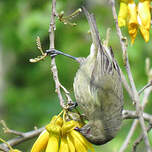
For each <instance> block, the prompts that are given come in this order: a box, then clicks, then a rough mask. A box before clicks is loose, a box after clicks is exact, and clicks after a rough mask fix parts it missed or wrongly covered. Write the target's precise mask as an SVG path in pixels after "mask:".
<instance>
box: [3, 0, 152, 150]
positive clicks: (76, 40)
mask: <svg viewBox="0 0 152 152" xmlns="http://www.w3.org/2000/svg"><path fill="white" fill-rule="evenodd" d="M87 3H88V4H87V5H88V7H89V8H90V11H91V12H93V13H94V14H95V16H96V19H97V25H98V29H99V31H100V35H101V39H102V40H104V39H105V37H106V30H107V28H111V35H110V40H109V45H111V46H112V48H113V50H114V53H115V56H116V59H117V60H118V63H119V65H120V67H121V68H122V70H123V71H124V73H125V70H124V66H123V62H122V53H121V47H120V43H119V39H118V37H117V34H116V29H115V24H114V20H113V17H112V12H111V7H110V5H109V4H108V2H107V0H94V1H92V0H88V1H87ZM80 6H81V0H73V1H71V0H57V11H58V12H61V11H64V12H65V15H69V14H70V13H72V12H73V11H75V10H76V9H78V8H79V7H80ZM116 9H117V12H118V10H119V3H118V2H116ZM50 13H51V0H45V1H42V0H32V1H31V0H13V1H12V0H1V1H0V119H3V120H5V122H6V124H7V125H8V127H10V128H11V129H14V130H18V131H22V132H26V131H30V130H33V127H34V126H37V127H42V126H44V125H46V124H47V123H48V122H49V121H50V119H51V117H52V116H53V115H55V114H58V113H59V112H60V110H61V108H60V105H59V100H58V98H57V94H56V93H55V88H54V87H55V86H54V81H53V79H52V74H51V72H50V60H51V59H50V58H49V57H47V58H46V59H45V60H44V61H41V62H38V63H29V59H30V58H34V57H37V56H38V55H40V52H39V51H38V49H37V46H36V42H35V40H36V37H37V36H40V38H41V43H42V47H43V50H46V49H48V48H49V39H48V28H49V22H50ZM72 22H76V23H77V26H75V27H71V26H70V25H64V24H63V23H61V22H59V21H58V20H57V22H56V33H55V34H56V35H55V46H56V49H58V50H62V51H63V52H65V53H69V54H71V55H73V56H77V57H78V56H83V57H86V56H87V55H88V54H89V49H90V45H91V39H90V37H89V35H88V30H89V26H88V23H87V21H86V19H85V17H84V15H83V14H80V15H79V16H77V17H76V18H74V19H73V20H72ZM122 31H123V35H124V36H126V37H127V38H128V43H129V45H128V53H129V59H130V64H131V69H132V73H133V76H134V79H135V83H136V86H137V88H138V90H139V89H140V88H142V86H144V85H145V84H146V83H147V77H146V74H145V59H146V58H147V57H149V58H152V45H151V41H152V34H151V33H150V35H151V37H150V41H149V42H148V43H145V42H144V40H143V39H142V37H141V35H140V33H139V32H138V35H137V38H136V40H135V43H134V45H133V46H131V45H130V37H129V35H128V32H127V28H123V29H122ZM150 32H151V31H150ZM56 63H57V67H58V72H59V79H60V82H61V83H62V84H63V85H64V86H65V87H66V88H67V89H68V90H69V91H70V93H71V95H72V96H73V85H72V84H73V79H74V76H75V73H76V71H77V69H78V67H79V65H78V64H77V63H76V62H75V61H73V60H72V59H68V58H66V57H64V56H57V57H56ZM124 98H125V100H124V101H125V103H124V108H125V109H132V110H133V109H134V107H133V105H132V101H131V99H130V98H129V96H128V94H127V93H126V91H125V90H124ZM151 98H152V96H150V98H149V99H150V100H149V103H148V105H147V106H146V108H145V111H147V112H149V113H152V111H151V106H152V99H151ZM73 100H75V99H74V98H73ZM131 123H132V120H125V121H124V122H123V126H122V129H121V130H120V131H119V133H118V135H117V137H116V138H115V139H113V140H112V141H110V142H109V143H107V144H105V145H102V146H95V149H96V151H97V152H117V151H118V150H119V148H120V147H121V145H122V143H123V141H124V139H125V137H126V135H127V132H128V130H129V128H130V126H131ZM139 134H140V127H138V128H137V130H136V132H135V134H134V136H133V138H132V140H131V142H130V143H133V141H134V140H135V139H136V138H137V137H138V135H139ZM149 136H150V138H151V139H152V132H150V133H149ZM0 137H2V138H3V139H5V140H8V139H10V138H13V137H14V136H13V135H6V134H4V133H3V131H2V126H0ZM35 139H36V138H35ZM35 139H32V140H29V141H26V142H24V143H22V144H20V145H18V146H17V148H19V149H20V150H23V151H30V148H31V146H32V144H33V142H34V140H35ZM150 142H151V144H152V140H151V141H150ZM131 147H132V144H129V146H128V149H127V150H126V152H130V151H131ZM138 151H142V152H143V151H144V143H143V142H142V143H141V144H140V145H139V148H138Z"/></svg>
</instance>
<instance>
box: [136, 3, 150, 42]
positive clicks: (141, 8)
mask: <svg viewBox="0 0 152 152" xmlns="http://www.w3.org/2000/svg"><path fill="white" fill-rule="evenodd" d="M137 10H138V17H137V18H138V23H139V29H140V32H141V34H142V36H143V38H144V40H145V41H146V42H148V41H149V30H150V21H151V15H150V0H140V1H139V3H138V7H137Z"/></svg>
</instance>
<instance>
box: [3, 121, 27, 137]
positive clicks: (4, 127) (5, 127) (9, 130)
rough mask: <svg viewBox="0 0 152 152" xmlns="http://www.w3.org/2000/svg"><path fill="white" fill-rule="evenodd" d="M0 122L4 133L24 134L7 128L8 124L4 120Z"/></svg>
mask: <svg viewBox="0 0 152 152" xmlns="http://www.w3.org/2000/svg"><path fill="white" fill-rule="evenodd" d="M0 123H1V124H2V126H3V130H4V133H8V134H14V135H17V136H24V134H23V133H22V132H19V131H16V130H12V129H9V128H8V126H7V125H6V123H5V122H4V120H1V121H0Z"/></svg>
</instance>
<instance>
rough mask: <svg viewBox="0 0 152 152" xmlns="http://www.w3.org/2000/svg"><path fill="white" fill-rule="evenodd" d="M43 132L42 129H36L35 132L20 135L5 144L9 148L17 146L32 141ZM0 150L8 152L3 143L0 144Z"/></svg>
mask: <svg viewBox="0 0 152 152" xmlns="http://www.w3.org/2000/svg"><path fill="white" fill-rule="evenodd" d="M43 130H44V127H42V128H39V129H36V130H32V131H29V132H26V133H22V136H20V137H17V138H13V139H11V140H9V141H7V143H8V144H9V145H10V146H15V145H18V144H20V143H22V142H24V141H27V140H29V139H32V138H34V137H36V136H38V135H39V134H40V133H41V132H42V131H43ZM0 150H2V151H4V152H8V150H9V149H8V146H7V145H6V144H4V143H3V144H0Z"/></svg>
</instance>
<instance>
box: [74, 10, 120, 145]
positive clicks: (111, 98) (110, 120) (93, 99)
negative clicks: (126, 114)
mask: <svg viewBox="0 0 152 152" xmlns="http://www.w3.org/2000/svg"><path fill="white" fill-rule="evenodd" d="M83 10H84V13H85V15H86V17H87V20H88V23H89V25H90V30H91V37H92V41H93V42H92V45H91V48H90V54H89V56H88V57H87V58H86V59H84V60H80V68H79V69H78V71H77V73H76V76H75V78H74V84H73V86H74V94H75V98H76V101H77V103H78V106H79V107H80V109H81V111H82V112H83V114H84V115H85V117H86V118H87V120H88V122H87V123H86V124H85V125H84V126H83V127H82V128H77V129H76V130H78V131H79V132H80V133H81V134H82V135H83V136H84V137H86V138H87V139H88V140H89V141H90V142H91V143H93V144H96V145H102V144H105V143H106V142H108V141H110V140H111V139H113V138H114V137H115V136H116V134H117V132H118V131H119V129H120V126H121V123H122V109H123V90H122V84H121V77H120V70H119V67H118V65H117V62H116V61H115V59H114V56H113V53H112V49H111V48H110V49H109V48H107V47H105V46H103V45H102V43H101V41H100V37H99V33H98V31H97V26H96V22H95V18H94V16H93V15H92V14H89V12H88V11H87V10H86V9H85V8H83Z"/></svg>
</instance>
